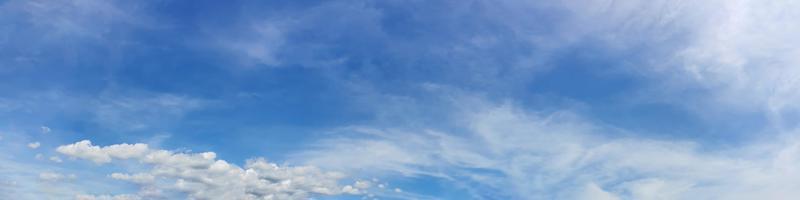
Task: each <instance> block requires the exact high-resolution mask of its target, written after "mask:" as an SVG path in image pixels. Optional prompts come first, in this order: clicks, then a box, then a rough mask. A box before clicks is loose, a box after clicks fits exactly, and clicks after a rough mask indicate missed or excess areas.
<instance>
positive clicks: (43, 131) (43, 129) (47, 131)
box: [39, 126, 52, 133]
mask: <svg viewBox="0 0 800 200" xmlns="http://www.w3.org/2000/svg"><path fill="white" fill-rule="evenodd" d="M39 129H41V131H42V133H49V132H50V131H52V130H51V129H50V127H47V126H42V127H39Z"/></svg>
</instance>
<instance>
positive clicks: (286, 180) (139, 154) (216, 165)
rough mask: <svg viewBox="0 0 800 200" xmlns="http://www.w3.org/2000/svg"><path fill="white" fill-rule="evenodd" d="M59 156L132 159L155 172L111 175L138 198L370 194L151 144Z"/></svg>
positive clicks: (297, 173) (332, 181)
mask: <svg viewBox="0 0 800 200" xmlns="http://www.w3.org/2000/svg"><path fill="white" fill-rule="evenodd" d="M57 151H58V152H60V153H62V154H65V155H67V156H70V157H75V158H81V159H86V160H90V161H93V162H95V163H98V164H103V163H109V162H114V160H115V159H132V160H138V161H139V162H141V163H144V164H146V165H147V166H150V167H151V168H150V170H149V171H146V172H139V173H135V174H125V173H113V174H111V175H109V176H110V177H111V178H113V179H117V180H123V181H129V182H133V183H136V184H138V185H140V187H141V191H140V192H139V194H137V195H135V196H136V197H137V198H138V197H142V198H147V197H148V196H149V197H151V198H152V196H154V195H155V196H157V195H161V194H162V193H164V192H179V193H185V194H186V195H187V198H192V199H254V200H255V199H305V198H308V197H312V196H317V195H342V194H359V193H360V190H359V189H366V187H365V186H364V185H363V184H358V185H357V187H353V186H350V185H346V186H340V185H339V182H340V180H342V179H343V178H345V176H344V175H343V174H341V173H335V172H325V171H322V170H320V169H318V168H316V167H312V166H298V167H283V166H278V165H276V164H273V163H269V162H267V161H266V160H264V159H263V158H258V159H252V160H248V161H247V164H246V165H245V166H244V167H239V166H236V165H233V164H230V163H228V162H226V161H224V160H219V159H216V154H215V153H213V152H204V153H177V152H172V151H167V150H159V149H150V148H148V146H147V145H146V144H117V145H110V146H104V147H101V146H95V145H92V143H91V142H90V141H88V140H84V141H79V142H76V143H74V144H68V145H63V146H60V147H58V148H57ZM84 198H87V199H90V198H92V196H85V197H84ZM94 198H99V199H102V198H106V199H109V198H111V199H114V198H116V197H102V198H101V197H94Z"/></svg>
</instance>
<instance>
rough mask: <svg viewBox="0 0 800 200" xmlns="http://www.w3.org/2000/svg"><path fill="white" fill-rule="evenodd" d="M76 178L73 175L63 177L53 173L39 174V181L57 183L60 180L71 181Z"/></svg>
mask: <svg viewBox="0 0 800 200" xmlns="http://www.w3.org/2000/svg"><path fill="white" fill-rule="evenodd" d="M75 178H77V176H75V174H69V175H64V174H60V173H55V172H42V173H39V180H43V181H50V182H57V181H62V180H73V179H75Z"/></svg>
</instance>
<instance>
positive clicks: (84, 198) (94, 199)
mask: <svg viewBox="0 0 800 200" xmlns="http://www.w3.org/2000/svg"><path fill="white" fill-rule="evenodd" d="M75 199H76V200H140V199H142V198H141V197H139V196H136V195H130V194H121V195H114V196H110V195H100V196H95V195H85V194H81V195H77V196H75Z"/></svg>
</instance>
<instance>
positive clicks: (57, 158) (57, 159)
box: [48, 156, 63, 163]
mask: <svg viewBox="0 0 800 200" xmlns="http://www.w3.org/2000/svg"><path fill="white" fill-rule="evenodd" d="M48 160H50V161H53V162H56V163H61V162H63V160H61V158H59V157H58V156H50V158H48Z"/></svg>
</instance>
